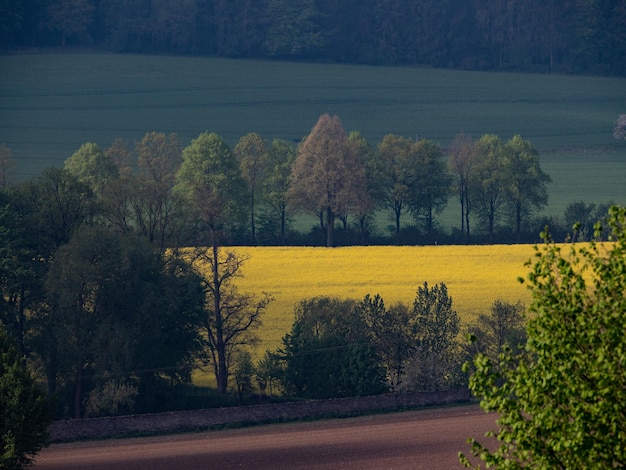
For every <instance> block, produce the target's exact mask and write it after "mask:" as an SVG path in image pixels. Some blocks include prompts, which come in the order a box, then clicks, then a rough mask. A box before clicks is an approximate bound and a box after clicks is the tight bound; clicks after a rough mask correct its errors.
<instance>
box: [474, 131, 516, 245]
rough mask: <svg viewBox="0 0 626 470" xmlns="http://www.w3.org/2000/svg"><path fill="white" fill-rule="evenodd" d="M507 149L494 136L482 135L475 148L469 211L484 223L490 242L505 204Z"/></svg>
mask: <svg viewBox="0 0 626 470" xmlns="http://www.w3.org/2000/svg"><path fill="white" fill-rule="evenodd" d="M506 166H507V148H506V147H505V145H504V144H503V143H502V141H501V140H500V138H499V137H498V136H497V135H494V134H485V135H483V136H482V137H481V138H480V140H479V141H478V142H476V147H475V166H474V171H473V172H472V175H471V178H470V198H471V200H472V210H473V211H474V212H476V214H477V215H478V216H479V217H480V218H481V219H482V220H483V221H484V222H485V223H486V225H487V234H488V236H489V241H493V237H494V232H495V227H496V222H497V220H498V216H499V215H500V213H501V211H502V208H503V207H504V204H505V203H506V196H507V186H508V183H509V181H508V180H507V176H508V175H507V170H506Z"/></svg>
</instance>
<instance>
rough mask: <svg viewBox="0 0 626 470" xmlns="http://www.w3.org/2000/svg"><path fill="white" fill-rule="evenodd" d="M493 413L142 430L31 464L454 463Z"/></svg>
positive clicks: (280, 466)
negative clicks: (154, 433) (168, 432)
mask: <svg viewBox="0 0 626 470" xmlns="http://www.w3.org/2000/svg"><path fill="white" fill-rule="evenodd" d="M493 426H494V416H493V415H491V414H490V415H486V414H485V413H483V412H482V411H481V410H480V409H479V408H478V406H476V405H471V406H470V405H467V406H454V407H449V408H437V409H428V410H419V411H406V412H403V413H393V414H385V415H371V416H363V417H358V418H346V419H334V420H325V421H315V422H305V423H290V424H278V425H267V426H256V427H250V428H244V429H231V430H224V431H211V432H205V433H198V434H182V435H181V434H179V435H174V436H159V437H149V438H135V439H123V440H122V439H120V440H107V441H97V442H81V443H72V444H56V445H53V446H51V447H49V448H46V449H44V450H43V451H42V452H41V454H40V455H39V457H38V458H37V463H36V466H35V468H36V469H37V470H52V469H59V470H60V469H64V470H71V469H89V470H100V469H114V470H129V469H136V470H144V469H145V470H148V469H150V470H155V469H224V470H227V469H250V470H270V469H272V470H295V469H309V470H321V469H344V470H353V469H360V470H362V469H376V470H382V469H394V470H398V469H428V470H437V469H442V470H448V469H454V468H461V467H460V465H459V463H458V458H457V453H458V452H459V451H464V452H465V453H466V454H467V453H468V451H469V446H468V445H467V444H466V443H465V441H466V439H467V438H468V437H469V436H473V437H477V438H479V437H482V436H483V435H484V433H485V432H486V431H487V430H489V429H491V428H493Z"/></svg>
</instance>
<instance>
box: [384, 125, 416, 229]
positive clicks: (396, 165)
mask: <svg viewBox="0 0 626 470" xmlns="http://www.w3.org/2000/svg"><path fill="white" fill-rule="evenodd" d="M417 161H418V159H417V155H416V148H415V142H414V141H413V140H411V139H407V138H405V137H400V136H397V135H393V134H387V135H386V136H385V137H383V140H382V141H381V142H380V144H379V145H378V165H379V167H378V168H379V174H380V177H381V188H382V193H383V201H384V205H385V206H386V207H388V208H389V209H391V210H392V211H393V214H394V221H395V233H396V237H397V238H399V236H400V222H401V220H400V219H401V216H402V214H403V211H404V210H405V209H408V207H409V204H410V200H411V194H412V192H413V191H414V189H415V186H416V184H417V182H418V168H417Z"/></svg>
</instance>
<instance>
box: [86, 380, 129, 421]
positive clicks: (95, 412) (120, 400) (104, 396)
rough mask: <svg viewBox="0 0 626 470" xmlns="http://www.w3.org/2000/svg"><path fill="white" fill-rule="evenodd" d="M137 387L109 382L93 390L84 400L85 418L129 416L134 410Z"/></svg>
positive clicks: (114, 381)
mask: <svg viewBox="0 0 626 470" xmlns="http://www.w3.org/2000/svg"><path fill="white" fill-rule="evenodd" d="M137 393H138V391H137V387H136V386H134V385H131V384H129V383H124V382H120V381H116V380H111V381H109V382H106V383H105V384H103V385H101V386H100V387H98V388H94V389H93V390H92V391H91V392H89V396H88V397H87V399H86V400H85V417H86V418H97V417H100V416H116V415H122V414H130V413H132V412H133V410H134V409H135V400H136V398H137Z"/></svg>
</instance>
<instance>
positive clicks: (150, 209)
mask: <svg viewBox="0 0 626 470" xmlns="http://www.w3.org/2000/svg"><path fill="white" fill-rule="evenodd" d="M135 151H136V153H137V169H138V172H137V178H136V179H135V181H136V185H137V187H136V191H135V198H134V203H133V207H134V213H135V219H136V223H137V229H138V231H139V233H141V234H142V235H144V236H145V237H147V238H148V240H150V242H151V243H154V244H155V245H156V246H157V247H159V249H160V250H161V251H164V250H165V248H166V247H167V246H170V245H171V244H172V241H173V239H174V234H173V233H174V227H176V225H177V222H180V219H182V218H184V217H183V210H182V207H181V201H180V200H179V198H177V197H176V195H175V193H174V187H175V185H176V173H177V171H178V169H179V167H180V164H181V161H182V157H181V153H182V150H181V148H180V144H179V139H178V136H177V135H176V134H169V135H166V134H164V133H162V132H149V133H147V134H146V135H145V136H144V138H143V139H142V141H141V142H140V143H138V144H137V145H136V148H135Z"/></svg>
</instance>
